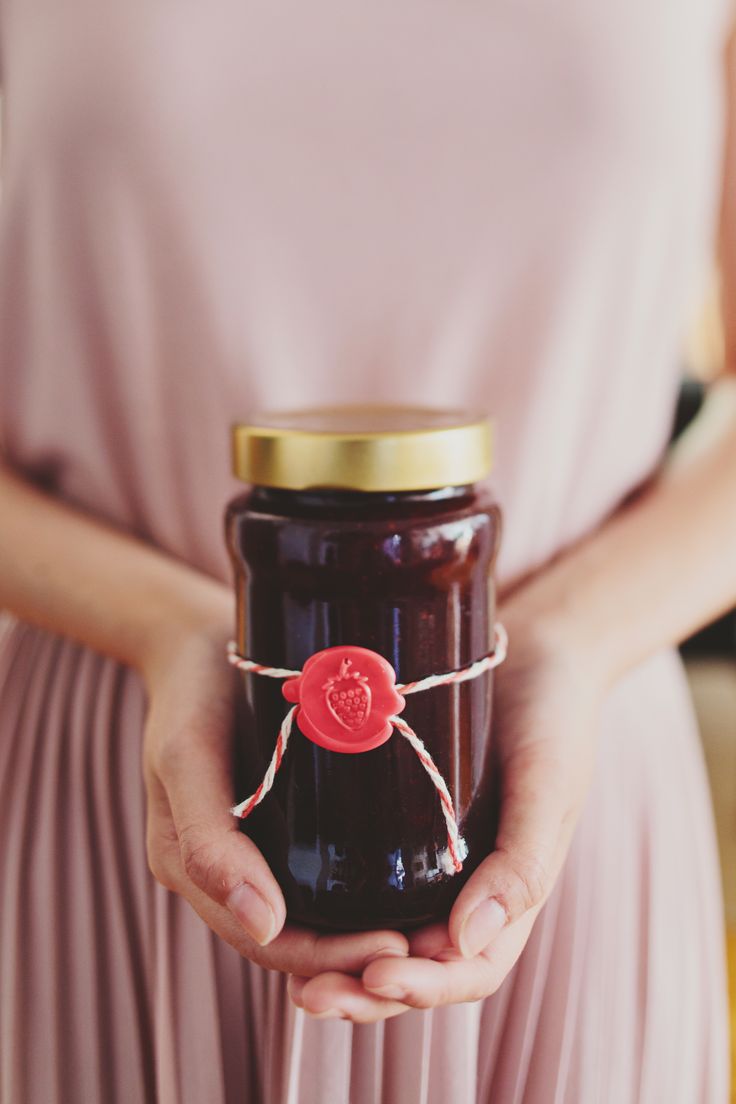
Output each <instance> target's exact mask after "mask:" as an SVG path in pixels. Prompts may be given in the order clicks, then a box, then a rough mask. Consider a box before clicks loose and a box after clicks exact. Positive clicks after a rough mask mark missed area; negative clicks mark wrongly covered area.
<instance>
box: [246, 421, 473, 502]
mask: <svg viewBox="0 0 736 1104" xmlns="http://www.w3.org/2000/svg"><path fill="white" fill-rule="evenodd" d="M491 461H492V426H491V423H490V421H489V420H488V418H486V417H484V416H482V415H478V414H471V413H467V412H463V411H446V410H422V409H419V408H413V407H400V406H397V407H393V406H345V407H324V408H321V409H315V410H304V411H296V412H293V413H278V414H263V415H257V416H255V417H253V418H252V419H251V421H249V422H248V423H247V424H242V425H235V426H233V471H234V473H235V475H236V476H237V477H238V479H242V480H244V481H245V482H246V483H258V484H260V485H262V486H265V487H282V488H285V489H287V490H294V491H302V490H307V489H309V488H316V487H323V488H332V489H339V490H353V491H425V490H432V489H433V488H436V487H452V486H461V485H462V484H464V483H475V482H477V481H478V480H479V479H483V478H484V477H485V476H486V475H488V472H489V471H490V469H491Z"/></svg>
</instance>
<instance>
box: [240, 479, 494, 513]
mask: <svg viewBox="0 0 736 1104" xmlns="http://www.w3.org/2000/svg"><path fill="white" fill-rule="evenodd" d="M472 493H473V484H471V483H466V484H463V485H462V486H457V487H436V488H433V489H431V490H426V491H358V490H343V489H340V490H335V489H331V488H328V487H325V488H310V489H309V490H303V491H293V490H285V489H283V488H281V487H264V486H262V485H260V484H256V485H254V486H253V489H252V496H253V497H252V500H251V501H252V502H253V504H254V505H258V506H262V507H264V508H267V509H269V510H271V511H273V512H274V513H286V514H288V513H290V512H291V511H292V510H293V509H294V507H295V506H297V507H302V508H304V509H317V510H322V509H327V510H333V509H334V510H337V511H343V510H345V511H350V510H353V509H356V510H363V509H366V508H368V509H370V507H372V506H382V505H388V504H391V505H397V506H401V505H404V506H407V507H411V506H420V505H427V506H432V505H435V504H436V505H438V506H444V505H448V506H452V505H455V504H459V503H460V502H461V501H463V500H464V499H467V498H468V496H469V495H471V494H472Z"/></svg>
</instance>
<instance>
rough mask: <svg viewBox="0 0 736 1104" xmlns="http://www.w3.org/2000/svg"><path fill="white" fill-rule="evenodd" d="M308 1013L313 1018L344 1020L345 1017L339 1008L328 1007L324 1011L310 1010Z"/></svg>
mask: <svg viewBox="0 0 736 1104" xmlns="http://www.w3.org/2000/svg"><path fill="white" fill-rule="evenodd" d="M309 1015H310V1016H311V1017H312V1019H315V1020H344V1019H346V1018H347V1017H346V1015H345V1013H344V1012H343V1011H342V1009H340V1008H328V1009H327V1011H326V1012H310V1013H309Z"/></svg>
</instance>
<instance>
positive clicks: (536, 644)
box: [290, 596, 602, 1022]
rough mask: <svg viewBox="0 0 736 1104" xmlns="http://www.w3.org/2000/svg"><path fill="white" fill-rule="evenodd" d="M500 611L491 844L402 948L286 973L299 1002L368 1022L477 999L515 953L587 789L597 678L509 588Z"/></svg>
mask: <svg viewBox="0 0 736 1104" xmlns="http://www.w3.org/2000/svg"><path fill="white" fill-rule="evenodd" d="M500 618H501V620H502V621H504V623H505V624H506V626H507V628H508V630H509V638H510V646H509V655H508V659H507V660H506V663H505V664H504V665H503V666H502V667H500V668H499V670H498V672H497V674H496V685H495V697H494V734H493V739H494V741H495V751H496V754H497V760H498V763H497V769H499V770H500V771H501V772H502V807H501V819H500V825H499V830H498V833H497V836H496V840H495V850H494V851H493V852H492V854H490V855H489V856H488V858H487V859H486V860H485V861H484V862H483V863H482V864H481V865H480V867H479V868H478V869H477V870H476V871H475V872H474V873H473V875H472V876H471V878H470V879H469V881H468V883H467V885H466V886H465V887H464V888H463V890H462V892H461V893H460V896H459V897H458V899H457V901H456V903H455V905H454V908H453V910H452V913H451V915H450V917H449V922H448V923H444V924H437V925H433V926H432V927H429V928H424V929H422V930H420V931H418V932H416V933H414V934H413V935H410V937H409V944H410V957H408V958H403V959H389V958H380V957H379V958H377V959H376V960H375V961H373V962H372V963H371V964H370V965H368V966H367V967H366V968H365V969H364V971H363V974H362V979H361V980H358V979H356V978H351V977H345V976H342V975H340V974H338V973H330V974H323V975H322V976H321V977H319V978H315V979H313V980H307V979H306V978H303V977H302V978H292V979H291V981H290V995H291V997H292V1000H293V1001H294V1002H295V1003H296V1004H297V1005H298V1006H299V1007H302V1008H304V1009H306V1010H307V1011H309V1012H312V1013H316V1014H320V1015H325V1014H327V1013H328V1012H331V1013H332V1014H333V1015H342V1016H346V1017H347V1018H349V1019H352V1020H355V1021H358V1022H369V1021H373V1020H380V1019H384V1018H386V1017H387V1016H393V1015H396V1014H397V1013H399V1012H402V1011H405V1010H406V1009H407V1008H409V1007H413V1008H430V1007H435V1006H437V1005H442V1004H455V1003H457V1002H460V1001H473V1000H479V999H480V998H482V997H486V996H488V995H490V994H491V993H493V992H495V990H496V989H498V987H499V986H500V985H501V983H502V982H503V980H504V978H505V977H506V975H507V974H508V973H509V971H510V969H511V967H512V966H513V965H514V963H515V962H516V960H517V958H518V957H519V955H520V954H521V951H522V950H523V948H524V945H525V943H526V941H527V939H528V937H529V933H530V931H531V928H532V925H533V923H534V920H535V918H536V916H537V915H538V913H539V911H540V909H541V907H542V905H543V904H544V902H545V900H546V899H547V897H548V895H549V893H550V891H551V890H552V888H553V886H554V884H555V880H556V878H557V876H558V874H559V872H560V869H561V867H562V865H563V862H564V860H565V856H566V854H567V850H568V847H569V845H570V840H571V837H572V834H573V831H574V828H575V824H576V822H577V819H578V815H579V813H580V810H581V807H582V805H583V802H584V800H585V796H586V793H587V790H588V786H589V782H590V778H591V773H592V765H593V759H594V754H595V731H596V721H597V708H598V701H599V699H600V697H601V693H602V690H601V687H602V679H600V678H599V677H598V675H597V673H596V672H595V671H594V670H593V667H592V664H591V663H590V662H589V660H586V658H585V657H583V656H579V655H574V654H573V651H572V649H570V648H567V647H566V645H565V643H564V640H563V639H562V637H561V636H559V635H557V634H556V633H554V632H553V631H552V630H551V626H550V629H549V631H548V630H547V629H546V628H545V627H544V625H543V624H542V623H540V622H539V621H538V620H537V619H536V617H535V616H534V614H533V612H532V611H531V610H530V609H525V608H524V601H523V598H521V596H520V599H519V600H516V601H513V602H510V603H509V604H508V606H507V607H506V608H505V609H503V610H502V611H501V612H500ZM488 842H489V848H490V847H491V846H492V845H493V840H490V839H489V841H488Z"/></svg>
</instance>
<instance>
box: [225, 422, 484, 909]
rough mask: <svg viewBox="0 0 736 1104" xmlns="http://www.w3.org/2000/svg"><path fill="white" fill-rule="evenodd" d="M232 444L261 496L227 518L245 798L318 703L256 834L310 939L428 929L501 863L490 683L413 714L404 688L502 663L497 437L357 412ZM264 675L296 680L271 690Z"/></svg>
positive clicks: (251, 426)
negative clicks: (280, 740)
mask: <svg viewBox="0 0 736 1104" xmlns="http://www.w3.org/2000/svg"><path fill="white" fill-rule="evenodd" d="M233 434H234V442H233V443H234V450H233V452H234V470H235V474H236V475H237V476H238V477H239V478H240V479H242V480H244V481H245V482H246V483H248V484H249V487H248V488H247V490H246V491H245V492H244V493H243V494H242V495H240V496H239V497H238V498H236V499H235V500H234V501H232V502H231V503H230V504H229V506H228V508H227V513H226V538H227V544H228V549H229V553H230V558H231V561H232V565H233V569H234V576H235V588H236V595H237V638H236V641H235V645H234V650H235V653H236V654H238V655H239V656H241V657H247V660H249V661H251V665H250V669H246V671H245V673H243V675H242V683H243V700H242V702H241V703H240V704H241V712H242V716H241V717H240V718H239V721H238V731H237V732H236V736H235V750H236V765H235V779H236V786H237V788H238V791H237V796H238V797H240V796H245V795H246V794H253V793H254V791H257V789H258V787H259V786H261V785H262V784H263V781H264V776H265V775H266V773H267V771H268V768H269V763H271V764H272V766H273V765H274V762H275V759H278V758H279V757H278V756H277V755H275V751H274V749H275V746H276V741H277V737H279V733H280V731H281V728H282V725H283V722H284V717H285V715H286V713H287V710H288V709H289V702H292V703H294V702H298V701H299V700H300V699H299V687H300V686H301V687H302V700H303V702H304V701H305V700H306V698H305V696H306V695H307V693H308V685H307V684H308V683H309V685H310V687H311V691H310V692H311V694H312V707H313V708H312V714H311V715H310V716H308V715H307V710H306V706H305V707H304V708H303V709H302V710H301V712H298V713H296V714H295V721H294V724H293V726H292V730H291V732H290V734H289V740H288V745H287V747H286V749H285V751H284V752H283V755H282V756H281V758H280V760H279V761H278V763H277V764H276V765H277V766H278V769H277V771H276V773H275V774H274V775H273V776H272V779H271V782H272V784H271V785H270V789H269V792H268V793H267V794H266V796H265V797H264V798H263V800H261V801H260V803H259V804H257V805H256V806H255V807H253V808H252V810H250V811H249V813H248V816H247V819H244V820H243V821H242V822H241V823H242V827H243V830H244V831H246V832H247V833H248V834H249V835H250V836H251V837H252V839H253V840H254V841H255V843H256V844H257V845H258V847H259V848H260V850H261V851H262V853H263V854H264V856H265V858H266V860H267V861H268V863H269V865H270V867H271V869H272V870H273V872H274V874H275V876H276V877H277V879H278V881H279V883H280V885H281V887H282V889H283V891H284V895H285V899H286V903H287V910H288V915H289V919H290V920H291V921H292V922H296V923H299V924H304V925H309V926H312V927H315V928H319V929H335V930H350V929H362V928H380V927H395V928H408V927H411V926H414V925H418V924H423V923H427V922H430V921H432V920H434V919H437V918H439V917H441V916H443V915H446V914H447V912H448V911H449V909H450V906H451V904H452V902H453V900H454V898H455V897H456V895H457V893H458V892H459V890H460V888H461V886H462V884H463V883H464V881H465V879H466V878H467V877H468V875H469V874H470V873H471V871H472V870H473V869H474V868H475V867H476V866H477V865H478V863H479V862H480V861H481V860H482V859H483V858H484V857H485V856H486V855H487V854H488V853H489V852H490V850H491V849H492V846H493V841H494V835H495V827H496V812H497V794H496V792H495V785H494V776H495V775H494V771H493V770H492V769H491V744H490V730H491V682H492V674H491V672H490V670H483V673H482V674H480V676H479V677H474V678H469V679H467V681H455V682H444V683H441V684H440V685H433V686H432V687H431V688H428V689H424V690H423V691H422V692H421V693H413V694H409V693H408V690H407V696H406V698H405V699H404V700H405V707H404V706H403V704H402V705H398V704H397V702H401V701H402V699H397V698H396V690H395V689H394V688H393V677H394V675H395V678H396V681H397V683H398V684H399V690H401V687H402V686H405V685H406V684H410V683H414V682H416V681H418V680H423V679H425V678H427V677H429V676H433V675H441V674H445V673H448V672H462V671H466V670H467V668H468V667H469V666H470V665H473V664H474V663H476V661H480V660H483V658H484V657H488V656H489V654H491V653H492V652H493V648H494V633H493V626H494V597H495V592H494V582H493V566H494V561H495V557H496V553H497V549H498V542H499V531H500V516H499V511H498V508H497V506H496V505H495V504H494V502H493V499H492V496H491V494H490V492H489V490H488V488H487V486H485V485H484V483H483V482H482V481H483V480H485V478H486V477H487V475H488V472H489V469H490V461H491V427H490V424H489V422H488V420H487V419H485V418H484V417H478V416H473V415H467V414H459V413H448V412H439V411H430V410H410V409H404V408H365V407H360V408H357V407H356V408H343V409H324V410H312V411H307V412H303V413H297V414H288V415H287V414H279V415H273V416H264V417H258V418H254V419H252V420H251V421H250V422H249V423H248V424H247V425H237V426H236V427H235V428H234V431H233ZM325 649H330V650H331V651H328V652H326V651H325ZM341 649H344V653H343V652H341ZM356 649H357V650H356ZM360 649H368V650H369V651H368V652H363V651H360ZM325 656H327V657H329V659H326V658H325ZM307 664H309V665H310V666H309V667H307ZM318 664H322V666H321V667H318V666H317V665H318ZM330 664H332V667H334V670H333V669H332V668H331V667H330ZM255 665H258V670H256V668H255ZM389 665H390V666H389ZM261 668H265V669H269V670H270V669H275V670H276V671H277V672H278V671H282V672H284V671H285V672H286V674H287V675H288V674H289V673H292V677H290V678H286V679H285V678H284V677H281V678H279V677H258V676H259V673H261V670H260V669H261ZM305 668H306V669H305ZM299 672H303V674H302V675H301V677H300V678H297V677H295V676H296V675H297V674H298V673H299ZM310 672H312V676H311V682H310V677H309V676H310ZM382 694H383V699H381V695H382ZM392 694H393V697H391V695H392ZM287 699H288V700H287ZM379 699H380V700H379ZM315 703H316V704H315ZM315 710H316V712H315ZM381 710H383V714H381ZM399 710H402V711H401V720H402V721H404V722H405V723H406V725H408V726H410V730H411V731H413V732H414V733H416V734H417V736H418V737H419V738H420V740H421V741H422V744H423V746H424V748H426V751H427V752H428V753H429V756H431V761H433V763H432V765H433V766H434V767H435V769H436V771H437V773H438V775H439V776H440V778H441V780H442V781H443V782H444V784H445V785H446V787H447V791H448V794H449V797H450V799H451V801H452V805H453V812H454V815H455V818H456V824H457V831H458V838H457V840H456V844H457V849H458V850H459V851H460V854H459V855H457V854H455V853H454V852H453V853H452V855H451V854H450V852H451V851H452V848H451V841H449V840H448V819H447V817H446V815H445V810H444V809H443V804H442V798H441V795H440V785H439V781H438V780H437V778H434V781H433V776H432V775H431V773H429V772H428V768H427V766H426V763H423V762H422V761H421V759H420V756H419V754H418V752H417V748H416V746H412V744H411V743H410V741H408V740H407V739H404V738H403V734H402V732H401V731H400V730H398V729H396V728H394V729H392V726H391V723H390V722H389V723H387V725H384V727H383V728H381V724H380V722H381V720H386V718H387V717H388V716H389V715H390V714H391V713H392V712H398V711H399ZM369 715H370V716H371V718H372V723H373V722H374V721H377V722H378V728H376V724H375V723H374V724H373V727H372V728H370V725H369V724H368V717H369ZM310 717H311V719H310ZM315 717H316V718H317V719H316V720H315V719H314V718H315ZM320 717H321V718H322V719H321V720H320ZM394 719H395V718H394ZM378 729H380V732H379V731H378ZM458 858H460V859H461V860H462V862H461V864H460V863H458V862H457V859H458ZM460 865H462V869H461V870H460Z"/></svg>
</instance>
